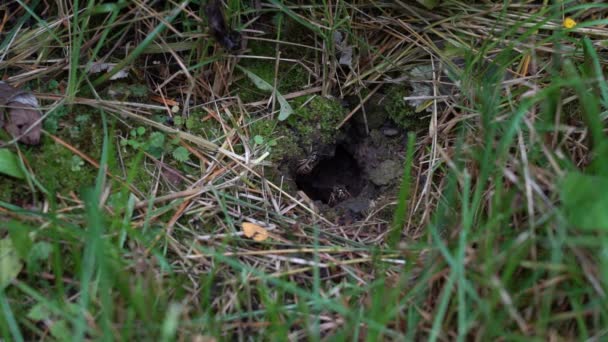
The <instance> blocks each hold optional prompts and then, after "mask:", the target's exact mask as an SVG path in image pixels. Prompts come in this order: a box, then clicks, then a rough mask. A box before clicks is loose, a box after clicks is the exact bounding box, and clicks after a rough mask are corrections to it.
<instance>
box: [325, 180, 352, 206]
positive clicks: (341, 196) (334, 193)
mask: <svg viewBox="0 0 608 342" xmlns="http://www.w3.org/2000/svg"><path fill="white" fill-rule="evenodd" d="M350 196H351V195H350V193H349V192H348V190H347V189H346V187H345V186H344V185H342V184H336V185H334V186H333V188H332V189H331V194H330V195H329V205H331V206H334V205H336V204H337V203H338V202H342V201H344V200H346V199H348V198H349V197H350Z"/></svg>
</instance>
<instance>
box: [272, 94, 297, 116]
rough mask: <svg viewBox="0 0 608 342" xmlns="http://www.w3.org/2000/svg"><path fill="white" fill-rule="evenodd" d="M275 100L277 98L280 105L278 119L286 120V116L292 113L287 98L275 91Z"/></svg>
mask: <svg viewBox="0 0 608 342" xmlns="http://www.w3.org/2000/svg"><path fill="white" fill-rule="evenodd" d="M276 96H277V100H279V104H280V105H281V111H280V112H279V121H284V120H287V118H288V117H289V116H290V115H291V114H293V108H291V105H290V104H289V102H287V100H286V99H285V98H284V97H283V95H281V94H279V93H278V92H277V93H276Z"/></svg>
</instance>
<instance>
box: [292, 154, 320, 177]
mask: <svg viewBox="0 0 608 342" xmlns="http://www.w3.org/2000/svg"><path fill="white" fill-rule="evenodd" d="M319 157H320V156H319V153H317V152H312V153H311V154H310V155H308V157H307V158H304V159H301V160H299V161H298V168H297V169H296V173H298V174H299V175H306V174H309V173H311V172H312V170H313V169H314V168H315V166H317V163H318V162H319V160H320V158H319Z"/></svg>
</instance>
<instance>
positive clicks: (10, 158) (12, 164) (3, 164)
mask: <svg viewBox="0 0 608 342" xmlns="http://www.w3.org/2000/svg"><path fill="white" fill-rule="evenodd" d="M0 173H1V174H5V175H8V176H11V177H15V178H18V179H24V178H25V175H24V174H23V171H22V170H21V167H19V159H17V156H16V155H15V154H13V152H11V151H9V150H7V149H5V148H2V149H0Z"/></svg>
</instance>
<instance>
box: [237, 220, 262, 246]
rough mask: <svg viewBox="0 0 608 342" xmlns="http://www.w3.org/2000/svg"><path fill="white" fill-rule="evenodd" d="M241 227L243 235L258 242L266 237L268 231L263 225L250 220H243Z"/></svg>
mask: <svg viewBox="0 0 608 342" xmlns="http://www.w3.org/2000/svg"><path fill="white" fill-rule="evenodd" d="M242 227H243V233H244V234H245V236H246V237H248V238H250V239H253V240H254V241H258V242H260V241H264V240H266V239H268V231H267V230H266V228H264V227H261V226H258V225H257V224H254V223H250V222H243V224H242Z"/></svg>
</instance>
